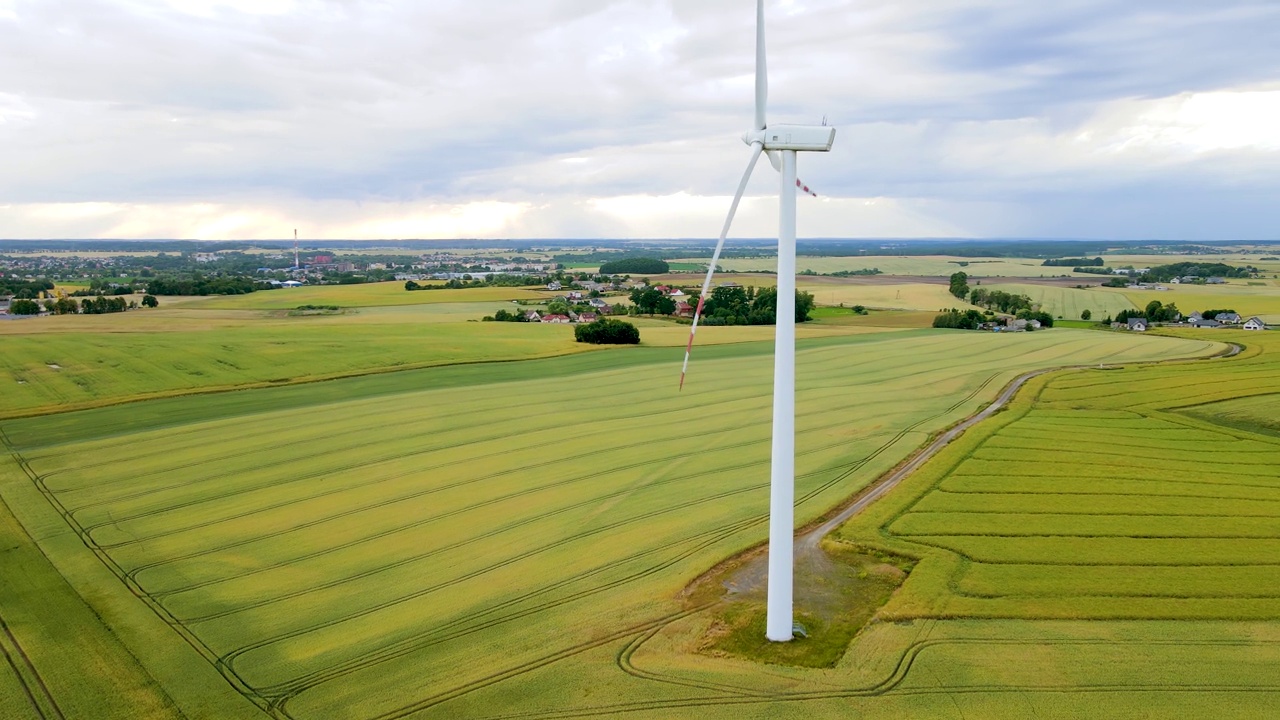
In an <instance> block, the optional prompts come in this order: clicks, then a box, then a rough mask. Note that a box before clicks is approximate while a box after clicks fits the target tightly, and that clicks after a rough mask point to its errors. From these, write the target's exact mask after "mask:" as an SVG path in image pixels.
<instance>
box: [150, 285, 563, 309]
mask: <svg viewBox="0 0 1280 720" xmlns="http://www.w3.org/2000/svg"><path fill="white" fill-rule="evenodd" d="M546 298H547V293H545V292H543V293H540V292H538V291H537V290H532V289H528V288H508V287H482V288H466V289H464V290H414V291H412V292H410V291H408V290H405V289H404V283H402V282H383V283H366V284H362V285H314V286H304V287H297V288H284V289H281V290H268V291H260V292H254V293H248V294H246V295H226V296H218V297H209V298H202V299H201V300H200V301H199V303H198V304H197V305H195V306H196V307H201V308H211V309H222V310H281V309H284V310H287V309H289V308H294V307H297V306H299V305H321V304H323V305H341V306H342V307H371V306H378V305H422V304H428V303H457V302H493V301H502V300H535V301H537V300H545V299H546ZM162 301H163V299H162Z"/></svg>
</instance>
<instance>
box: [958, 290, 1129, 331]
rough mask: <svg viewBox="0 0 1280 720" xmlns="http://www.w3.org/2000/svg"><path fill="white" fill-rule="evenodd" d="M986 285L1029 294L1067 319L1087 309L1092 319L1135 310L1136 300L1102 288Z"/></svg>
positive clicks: (1040, 303)
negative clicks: (1131, 300)
mask: <svg viewBox="0 0 1280 720" xmlns="http://www.w3.org/2000/svg"><path fill="white" fill-rule="evenodd" d="M983 287H985V288H988V289H991V290H1003V291H1005V292H1008V293H1014V294H1017V295H1026V296H1027V297H1030V298H1031V301H1032V302H1034V303H1037V304H1039V305H1040V306H1041V307H1042V309H1043V310H1044V311H1045V312H1047V313H1050V314H1052V315H1053V316H1054V317H1061V318H1064V319H1067V320H1078V319H1080V313H1081V312H1082V311H1084V310H1088V311H1089V312H1090V313H1092V320H1093V321H1094V322H1097V321H1099V320H1102V319H1104V318H1107V317H1115V315H1116V313H1118V312H1120V311H1122V310H1132V309H1133V303H1131V302H1129V299H1128V298H1127V297H1125V296H1123V295H1119V294H1117V293H1114V292H1107V291H1105V290H1102V289H1099V288H1090V289H1087V290H1082V289H1080V288H1070V287H1057V286H1051V285H1029V284H1022V285H1019V284H1005V283H999V284H996V283H990V284H984V285H983Z"/></svg>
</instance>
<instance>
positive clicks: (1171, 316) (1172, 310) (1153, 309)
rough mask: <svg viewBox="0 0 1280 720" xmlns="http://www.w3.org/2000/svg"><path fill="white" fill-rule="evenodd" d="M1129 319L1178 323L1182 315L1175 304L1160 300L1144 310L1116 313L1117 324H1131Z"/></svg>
mask: <svg viewBox="0 0 1280 720" xmlns="http://www.w3.org/2000/svg"><path fill="white" fill-rule="evenodd" d="M1205 317H1212V315H1205ZM1129 318H1146V319H1147V322H1178V321H1179V320H1181V319H1182V313H1181V312H1179V311H1178V306H1177V305H1175V304H1173V303H1169V304H1168V305H1165V304H1163V303H1161V302H1160V301H1159V300H1152V301H1151V302H1149V303H1147V306H1146V307H1145V308H1143V309H1142V310H1121V311H1120V312H1118V313H1116V318H1115V322H1129Z"/></svg>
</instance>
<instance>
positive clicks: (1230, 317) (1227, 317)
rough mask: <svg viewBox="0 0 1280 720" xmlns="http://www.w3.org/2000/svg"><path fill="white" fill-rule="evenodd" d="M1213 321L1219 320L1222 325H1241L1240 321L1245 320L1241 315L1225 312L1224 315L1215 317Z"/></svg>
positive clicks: (1219, 314) (1220, 314)
mask: <svg viewBox="0 0 1280 720" xmlns="http://www.w3.org/2000/svg"><path fill="white" fill-rule="evenodd" d="M1213 319H1214V320H1217V321H1218V322H1220V323H1222V324H1223V325H1239V324H1240V321H1241V320H1242V319H1243V318H1241V317H1240V313H1233V312H1231V313H1225V312H1224V313H1218V314H1217V315H1214V316H1213Z"/></svg>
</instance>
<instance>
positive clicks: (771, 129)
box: [680, 0, 836, 642]
mask: <svg viewBox="0 0 1280 720" xmlns="http://www.w3.org/2000/svg"><path fill="white" fill-rule="evenodd" d="M768 97H769V76H768V68H767V67H766V62H765V44H764V0H756V113H755V124H754V125H753V126H752V129H751V131H750V132H748V133H747V134H745V135H743V137H742V141H743V142H745V143H746V144H747V145H749V146H751V159H750V160H749V161H748V162H747V171H746V172H745V173H743V175H742V180H741V182H739V183H738V192H737V193H736V194H735V195H734V196H733V203H732V204H731V205H730V206H729V216H728V217H727V218H725V221H724V228H723V229H722V230H721V231H720V240H719V242H717V243H716V249H715V252H714V253H713V254H712V256H711V266H710V267H708V268H707V277H706V280H704V281H703V283H702V295H701V296H699V298H698V309H697V310H696V311H695V312H694V315H693V327H692V328H691V329H690V331H689V344H688V345H687V346H686V347H685V352H684V367H683V368H682V369H681V371H680V387H681V388H683V387H684V376H685V372H686V371H688V369H689V354H690V352H691V351H692V350H693V336H694V334H695V333H697V331H698V320H699V318H701V316H702V307H703V304H704V303H705V302H706V299H707V293H708V292H710V289H711V276H712V275H713V274H714V273H715V269H716V263H717V262H718V261H719V260H720V251H721V250H723V249H724V241H725V237H726V236H728V234H729V227H730V226H731V225H732V224H733V216H734V214H735V213H737V211H738V203H740V202H741V201H742V195H743V193H744V192H746V189H747V181H748V180H750V179H751V173H752V171H753V170H755V167H756V161H758V160H759V159H760V154H761V153H762V152H763V153H768V155H769V161H770V162H771V163H772V164H773V166H774V168H775V169H777V170H779V171H780V172H781V173H782V180H781V183H782V184H781V187H780V193H779V195H780V202H779V208H778V310H777V317H776V321H777V325H776V336H775V345H774V354H773V448H772V454H771V469H770V482H769V488H770V490H769V594H768V616H767V619H766V623H765V637H767V638H768V639H769V640H772V641H774V642H787V641H789V640H791V639H792V633H793V628H794V624H793V621H792V562H793V560H792V551H793V543H794V538H793V536H794V534H795V507H794V506H795V494H796V490H795V460H796V450H795V440H796V427H795V425H796V412H795V407H796V189H797V187H798V186H799V187H803V189H804V190H805V192H809V188H808V187H806V186H803V184H802V183H800V182H799V181H798V180H797V179H796V153H799V152H828V151H830V150H831V144H832V143H833V142H835V137H836V130H835V128H833V127H829V126H827V125H826V123H825V122H824V123H823V124H822V125H769V124H768V123H767V122H766V121H765V108H766V105H767V104H768Z"/></svg>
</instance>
